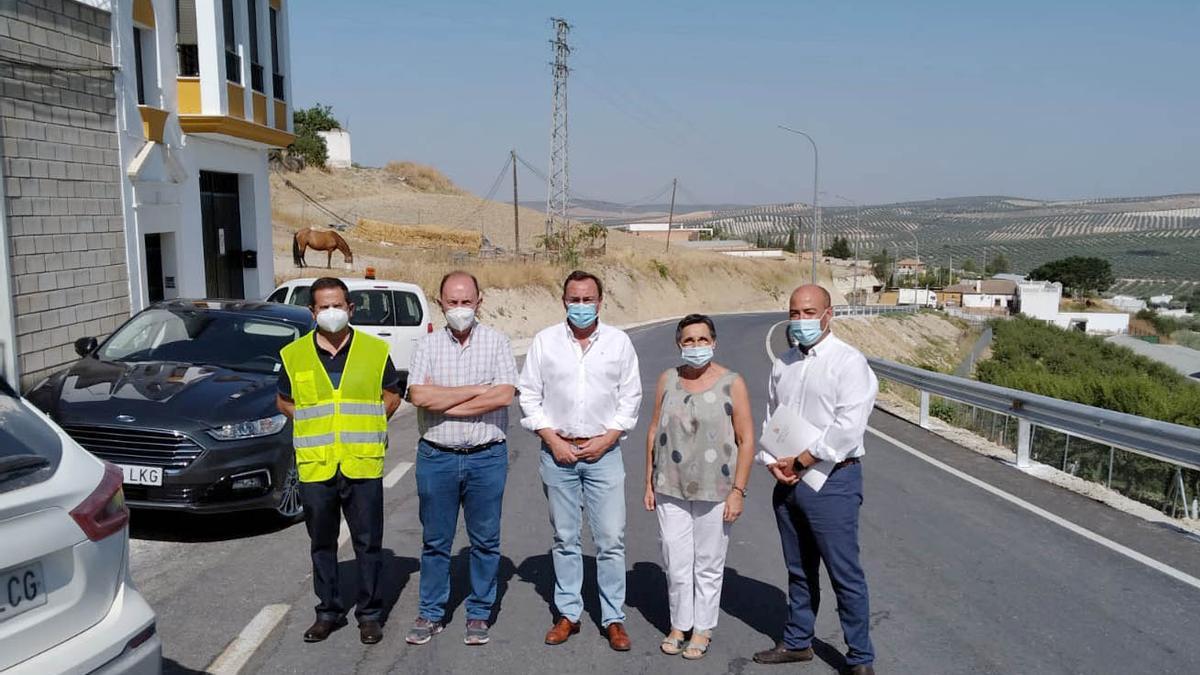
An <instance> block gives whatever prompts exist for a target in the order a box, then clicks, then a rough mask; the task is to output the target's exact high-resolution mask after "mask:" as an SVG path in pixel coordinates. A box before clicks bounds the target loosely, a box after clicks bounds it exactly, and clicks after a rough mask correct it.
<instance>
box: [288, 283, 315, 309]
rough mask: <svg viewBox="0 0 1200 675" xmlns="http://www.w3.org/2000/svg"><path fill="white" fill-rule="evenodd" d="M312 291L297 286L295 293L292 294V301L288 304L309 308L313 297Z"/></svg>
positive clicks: (306, 287) (305, 287)
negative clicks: (309, 302)
mask: <svg viewBox="0 0 1200 675" xmlns="http://www.w3.org/2000/svg"><path fill="white" fill-rule="evenodd" d="M311 291H312V289H311V288H310V287H308V286H297V287H296V290H295V292H293V293H292V299H291V300H289V301H288V304H292V305H299V306H301V307H308V299H309V298H311V297H312V293H311Z"/></svg>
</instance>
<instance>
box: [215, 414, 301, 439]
mask: <svg viewBox="0 0 1200 675" xmlns="http://www.w3.org/2000/svg"><path fill="white" fill-rule="evenodd" d="M286 424H287V417H285V416H284V415H272V416H270V417H264V418H262V419H260V420H252V421H249V422H238V423H237V424H226V425H225V426H220V427H217V428H215V429H209V430H208V435H209V436H212V437H213V438H215V439H217V440H218V441H239V440H242V439H246V438H259V437H262V436H270V435H272V434H277V433H279V432H280V431H281V430H282V429H283V427H284V425H286Z"/></svg>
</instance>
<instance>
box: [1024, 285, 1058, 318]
mask: <svg viewBox="0 0 1200 675" xmlns="http://www.w3.org/2000/svg"><path fill="white" fill-rule="evenodd" d="M1017 299H1018V301H1019V303H1020V309H1021V313H1022V314H1024V315H1025V316H1029V317H1033V318H1035V319H1041V320H1043V321H1052V320H1054V318H1055V317H1056V316H1057V315H1058V303H1059V301H1060V300H1061V299H1062V285H1060V284H1056V283H1055V284H1044V283H1035V284H1018V285H1017Z"/></svg>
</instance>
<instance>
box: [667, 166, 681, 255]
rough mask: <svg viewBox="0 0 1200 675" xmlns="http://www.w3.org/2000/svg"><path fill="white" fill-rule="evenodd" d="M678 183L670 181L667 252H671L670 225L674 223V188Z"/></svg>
mask: <svg viewBox="0 0 1200 675" xmlns="http://www.w3.org/2000/svg"><path fill="white" fill-rule="evenodd" d="M678 183H679V179H678V178H672V179H671V210H670V212H669V213H667V250H668V251H670V250H671V223H672V222H674V221H675V187H676V185H677V184H678Z"/></svg>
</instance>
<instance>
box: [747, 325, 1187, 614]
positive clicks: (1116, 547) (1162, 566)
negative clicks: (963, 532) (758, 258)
mask: <svg viewBox="0 0 1200 675" xmlns="http://www.w3.org/2000/svg"><path fill="white" fill-rule="evenodd" d="M784 323H786V322H785V321H780V322H779V323H776V324H774V325H772V326H771V327H770V328H769V329H767V338H766V341H765V346H766V350H767V357H768V358H770V359H772V360H773V359H774V358H775V354H774V352H772V351H771V334H772V333H773V332H774V331H775V329H776V328H777V327H778V326H780V325H782V324H784ZM867 431H869V432H871V433H872V434H874V435H875V436H877V437H878V438H880V439H882V440H884V441H887V442H888V443H891V444H892V445H894V446H896V447H897V448H900V449H901V450H903V451H905V452H907V453H909V454H910V455H913V456H914V457H916V458H918V459H920V460H922V461H925V462H928V463H929V464H931V465H932V466H935V467H937V468H939V469H941V470H942V471H945V472H946V473H948V474H950V475H952V476H954V477H956V478H961V479H962V480H965V481H966V482H968V483H970V484H971V485H974V486H975V487H977V488H979V489H981V490H984V491H985V492H988V493H991V494H993V495H995V496H997V497H999V498H1001V499H1003V500H1004V501H1006V502H1009V503H1010V504H1013V505H1015V506H1018V507H1020V508H1022V509H1025V510H1026V511H1028V512H1030V513H1032V514H1034V515H1036V516H1038V517H1041V518H1044V519H1046V520H1048V521H1050V522H1051V523H1054V524H1055V525H1058V526H1059V527H1061V528H1063V529H1065V530H1068V531H1070V532H1074V533H1075V534H1077V535H1079V536H1081V537H1083V538H1085V539H1087V540H1089V541H1092V542H1095V543H1097V544H1099V545H1101V546H1103V547H1105V548H1107V549H1109V550H1110V551H1113V552H1115V553H1118V554H1120V555H1123V556H1125V557H1127V558H1129V559H1131V560H1134V561H1136V562H1139V563H1141V564H1143V565H1145V566H1147V567H1149V568H1151V569H1153V570H1157V571H1159V572H1162V573H1163V574H1165V575H1167V576H1169V577H1171V578H1172V579H1175V580H1177V581H1182V582H1183V583H1185V584H1187V585H1189V586H1191V587H1192V588H1195V589H1198V590H1200V579H1198V578H1196V577H1194V576H1192V575H1190V574H1188V573H1186V572H1183V571H1180V570H1178V569H1176V568H1174V567H1171V566H1170V565H1168V564H1166V563H1164V562H1160V561H1158V560H1155V559H1154V558H1151V557H1150V556H1148V555H1146V554H1144V553H1139V552H1137V551H1135V550H1133V549H1131V548H1129V547H1128V546H1125V545H1124V544H1119V543H1117V542H1115V541H1113V540H1111V539H1109V538H1108V537H1105V536H1103V535H1100V534H1097V533H1095V532H1093V531H1091V530H1089V529H1087V528H1086V527H1082V526H1080V525H1076V524H1075V523H1072V522H1071V521H1069V520H1067V519H1066V518H1063V517H1061V516H1058V515H1055V514H1053V513H1051V512H1049V511H1047V510H1046V509H1043V508H1042V507H1040V506H1037V505H1035V504H1031V503H1029V502H1027V501H1025V500H1024V499H1021V498H1020V497H1017V496H1016V495H1013V494H1011V493H1009V492H1005V491H1004V490H1001V489H1000V488H998V487H996V486H994V485H992V484H991V483H987V482H984V481H982V480H980V479H978V478H976V477H974V476H972V475H970V474H968V473H966V472H964V471H960V470H958V469H956V468H954V467H952V466H950V465H949V464H946V463H945V462H942V461H941V460H938V459H934V458H933V457H930V456H929V455H926V454H925V453H923V452H921V451H920V450H917V449H916V448H913V447H912V446H910V445H907V444H905V443H903V442H902V441H900V440H898V439H895V438H892V437H891V436H889V435H887V434H885V433H884V432H882V431H880V430H878V429H876V428H875V427H872V426H868V427H867Z"/></svg>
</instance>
